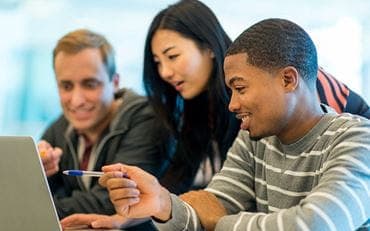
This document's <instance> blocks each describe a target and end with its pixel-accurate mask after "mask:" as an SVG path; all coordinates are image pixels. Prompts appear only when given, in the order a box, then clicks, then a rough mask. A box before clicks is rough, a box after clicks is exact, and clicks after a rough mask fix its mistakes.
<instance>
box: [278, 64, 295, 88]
mask: <svg viewBox="0 0 370 231" xmlns="http://www.w3.org/2000/svg"><path fill="white" fill-rule="evenodd" d="M281 79H282V83H283V87H284V89H285V91H286V92H292V91H294V90H295V89H296V88H297V87H298V83H299V80H300V79H299V74H298V71H297V69H296V68H295V67H293V66H287V67H284V68H283V69H282V70H281Z"/></svg>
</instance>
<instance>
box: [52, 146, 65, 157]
mask: <svg viewBox="0 0 370 231" xmlns="http://www.w3.org/2000/svg"><path fill="white" fill-rule="evenodd" d="M53 154H54V156H55V157H57V158H60V156H61V155H62V154H63V150H62V149H61V148H58V147H56V148H54V152H53Z"/></svg>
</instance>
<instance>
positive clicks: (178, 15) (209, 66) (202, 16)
mask: <svg viewBox="0 0 370 231" xmlns="http://www.w3.org/2000/svg"><path fill="white" fill-rule="evenodd" d="M230 43H231V40H230V38H229V37H228V35H227V34H226V32H225V31H224V30H223V28H222V26H221V25H220V23H219V21H218V20H217V18H216V16H215V15H214V14H213V12H212V11H211V10H210V9H209V8H208V7H207V6H206V5H204V4H203V3H201V2H199V1H196V0H186V1H180V2H178V3H176V4H173V5H171V6H169V7H168V8H166V9H164V10H162V11H161V12H159V13H158V14H157V16H156V17H155V18H154V20H153V21H152V23H151V25H150V28H149V31H148V34H147V37H146V42H145V51H144V73H143V76H144V77H143V78H144V87H145V90H146V93H147V96H148V98H149V100H150V102H151V104H152V105H153V107H154V109H155V111H156V112H157V114H158V116H159V118H160V120H161V121H162V123H163V125H164V127H165V128H167V129H168V130H169V131H170V134H171V135H172V136H171V137H172V142H169V145H170V146H172V147H173V148H174V150H172V153H171V151H170V153H169V155H170V159H171V160H170V167H169V170H168V171H167V173H166V174H165V176H164V177H163V178H162V179H161V183H162V184H163V185H164V186H166V187H167V188H168V189H169V190H170V191H171V192H174V193H177V194H179V193H183V192H186V191H188V190H189V189H191V188H198V187H204V186H206V184H207V183H208V182H209V180H210V178H211V176H212V175H213V174H214V173H215V172H217V171H218V170H219V168H220V167H221V163H222V162H223V161H224V159H225V157H226V152H227V150H228V148H229V147H230V146H231V144H232V142H233V140H234V138H235V137H236V135H237V132H238V130H239V122H238V121H237V119H236V118H235V117H234V115H232V114H231V113H230V112H229V111H228V109H227V104H228V94H227V92H226V88H225V87H224V74H223V59H224V55H225V52H226V49H227V48H228V47H229V45H230ZM169 150H171V148H169Z"/></svg>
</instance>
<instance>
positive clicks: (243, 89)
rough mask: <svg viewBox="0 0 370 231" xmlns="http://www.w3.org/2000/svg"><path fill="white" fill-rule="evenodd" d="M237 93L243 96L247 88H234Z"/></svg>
mask: <svg viewBox="0 0 370 231" xmlns="http://www.w3.org/2000/svg"><path fill="white" fill-rule="evenodd" d="M234 89H235V91H236V92H238V93H240V94H243V93H244V92H245V87H243V86H236V87H234Z"/></svg>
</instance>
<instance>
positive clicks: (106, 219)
mask: <svg viewBox="0 0 370 231" xmlns="http://www.w3.org/2000/svg"><path fill="white" fill-rule="evenodd" d="M127 221H128V219H127V218H124V217H122V216H120V215H118V214H115V215H112V216H108V215H100V214H80V213H76V214H73V215H70V216H68V217H65V218H64V219H63V220H61V221H60V223H61V225H62V227H63V230H64V229H73V228H77V227H81V228H82V227H86V228H88V227H92V228H104V229H119V228H121V227H122V226H123V225H124V224H125V223H126V222H127Z"/></svg>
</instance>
